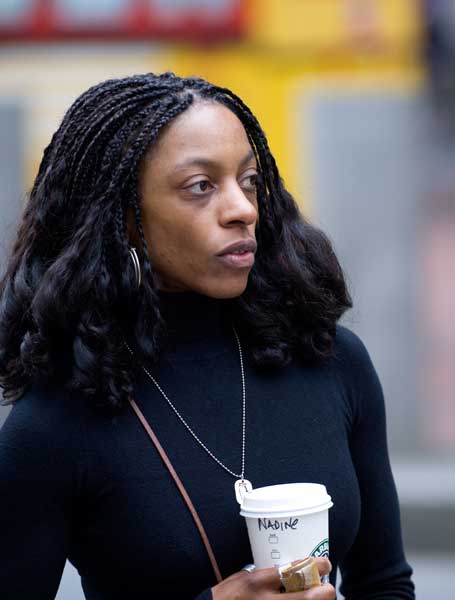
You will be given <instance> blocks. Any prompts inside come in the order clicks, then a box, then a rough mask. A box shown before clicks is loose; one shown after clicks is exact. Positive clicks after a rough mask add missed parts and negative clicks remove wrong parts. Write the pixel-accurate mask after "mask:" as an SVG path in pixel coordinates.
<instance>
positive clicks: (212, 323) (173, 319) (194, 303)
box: [159, 291, 232, 349]
mask: <svg viewBox="0 0 455 600" xmlns="http://www.w3.org/2000/svg"><path fill="white" fill-rule="evenodd" d="M159 298H160V309H161V313H162V316H163V318H164V320H165V322H166V325H167V337H168V341H169V343H170V349H172V348H174V349H175V347H176V346H179V345H180V344H181V343H188V342H192V341H194V342H196V341H201V340H212V341H214V340H217V339H220V338H222V337H224V338H225V337H226V333H228V334H230V331H231V329H232V324H231V317H230V310H229V309H230V302H229V300H222V299H216V298H210V297H209V296H204V295H202V294H198V293H196V292H164V291H160V292H159Z"/></svg>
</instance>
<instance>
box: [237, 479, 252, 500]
mask: <svg viewBox="0 0 455 600" xmlns="http://www.w3.org/2000/svg"><path fill="white" fill-rule="evenodd" d="M234 490H235V497H236V499H237V502H238V503H239V504H242V502H243V496H244V495H245V494H248V493H249V492H251V491H252V490H253V486H252V485H251V482H250V481H248V479H237V481H236V482H235V483H234Z"/></svg>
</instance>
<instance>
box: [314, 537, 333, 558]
mask: <svg viewBox="0 0 455 600" xmlns="http://www.w3.org/2000/svg"><path fill="white" fill-rule="evenodd" d="M310 556H315V557H316V558H317V557H319V556H324V557H326V558H328V557H329V539H328V538H326V539H325V540H322V542H319V544H318V545H317V546H316V548H315V549H314V550H312V551H311V552H310Z"/></svg>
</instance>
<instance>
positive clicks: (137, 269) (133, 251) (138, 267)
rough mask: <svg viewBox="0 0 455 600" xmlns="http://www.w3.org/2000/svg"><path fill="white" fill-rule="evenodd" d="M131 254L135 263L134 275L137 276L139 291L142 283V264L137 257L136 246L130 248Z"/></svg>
mask: <svg viewBox="0 0 455 600" xmlns="http://www.w3.org/2000/svg"><path fill="white" fill-rule="evenodd" d="M129 253H130V256H131V260H132V261H133V265H134V273H135V274H136V285H137V288H138V289H139V286H140V285H141V281H142V277H141V263H140V262H139V257H138V255H137V252H136V248H135V247H134V246H130V248H129Z"/></svg>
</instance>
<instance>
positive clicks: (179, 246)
mask: <svg viewBox="0 0 455 600" xmlns="http://www.w3.org/2000/svg"><path fill="white" fill-rule="evenodd" d="M204 231H205V233H204V232H203V231H201V228H200V227H199V226H198V223H197V222H195V220H194V219H191V218H188V217H187V216H186V215H185V216H184V217H182V216H181V215H176V216H175V217H174V218H173V219H171V218H168V219H160V220H157V219H155V220H154V221H153V224H152V223H149V224H148V227H147V234H146V237H147V244H148V246H149V252H150V256H151V258H152V260H153V261H154V262H155V264H161V265H163V266H165V265H166V266H174V267H178V266H179V265H180V266H184V267H185V268H188V267H190V268H196V267H197V265H198V264H200V263H201V260H202V258H203V256H206V255H207V254H206V252H207V250H206V247H207V229H205V230H204Z"/></svg>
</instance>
